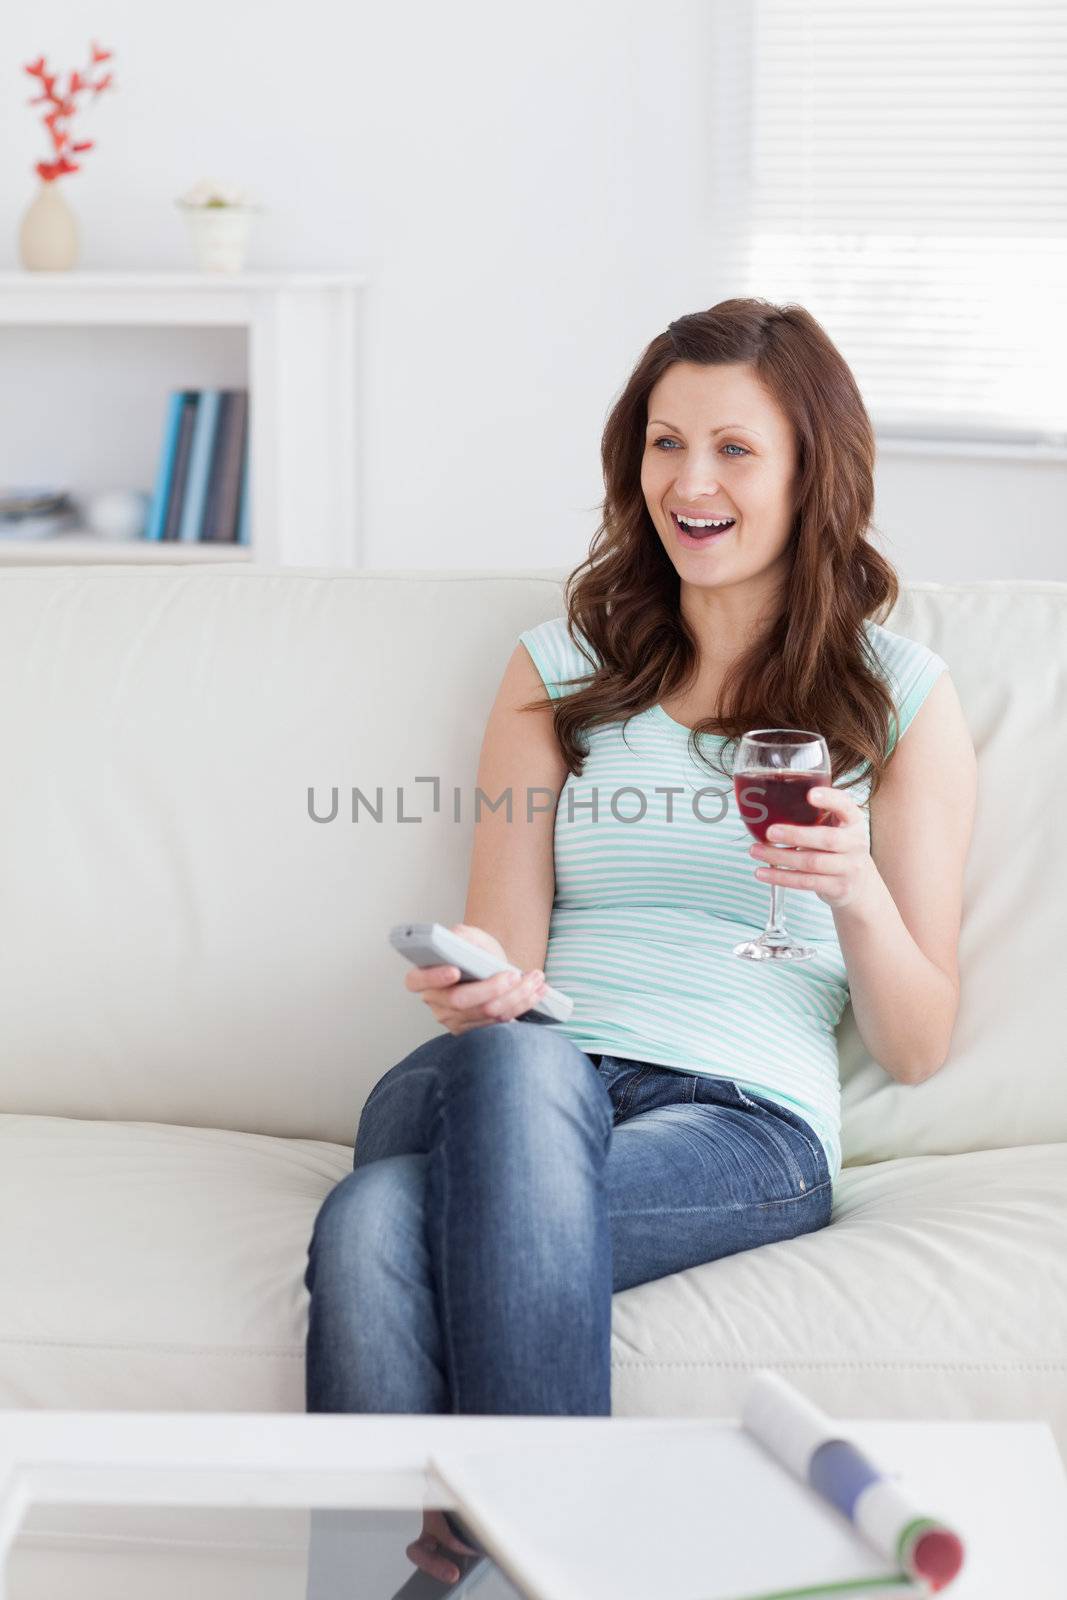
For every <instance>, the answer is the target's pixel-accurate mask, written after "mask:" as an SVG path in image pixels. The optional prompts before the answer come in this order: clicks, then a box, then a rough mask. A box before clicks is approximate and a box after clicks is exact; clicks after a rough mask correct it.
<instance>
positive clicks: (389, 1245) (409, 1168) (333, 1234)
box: [304, 1155, 427, 1287]
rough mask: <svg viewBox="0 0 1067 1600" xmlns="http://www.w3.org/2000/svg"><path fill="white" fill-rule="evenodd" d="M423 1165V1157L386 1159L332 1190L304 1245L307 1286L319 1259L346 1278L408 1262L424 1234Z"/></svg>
mask: <svg viewBox="0 0 1067 1600" xmlns="http://www.w3.org/2000/svg"><path fill="white" fill-rule="evenodd" d="M426 1162H427V1158H426V1157H425V1156H424V1155H403V1156H386V1157H385V1158H384V1159H383V1160H381V1161H371V1162H368V1164H367V1165H366V1166H364V1167H357V1168H356V1170H355V1171H354V1172H350V1173H349V1174H348V1176H347V1177H345V1178H342V1179H341V1182H340V1183H338V1184H336V1185H335V1187H334V1188H333V1189H331V1190H330V1192H329V1194H328V1195H327V1196H326V1199H325V1200H324V1201H323V1202H322V1205H321V1206H320V1208H319V1213H318V1215H317V1217H316V1218H315V1225H314V1227H313V1229H312V1233H311V1239H310V1242H309V1244H308V1267H307V1272H306V1273H305V1277H304V1281H305V1284H308V1279H309V1278H310V1276H311V1275H312V1272H313V1266H314V1263H315V1262H316V1261H318V1260H319V1259H321V1258H323V1257H329V1258H330V1260H331V1262H332V1263H333V1265H335V1266H340V1267H341V1268H342V1269H343V1270H345V1271H346V1272H347V1273H349V1274H351V1273H352V1272H354V1271H356V1270H357V1269H360V1270H362V1269H363V1267H364V1266H365V1265H366V1264H367V1263H368V1262H371V1261H380V1262H385V1261H388V1260H390V1259H392V1258H399V1259H408V1258H409V1257H410V1253H411V1250H412V1248H413V1246H414V1245H416V1244H418V1243H419V1242H420V1241H421V1238H422V1234H423V1229H424V1212H423V1204H424V1196H425V1192H426ZM308 1286H309V1287H310V1285H308Z"/></svg>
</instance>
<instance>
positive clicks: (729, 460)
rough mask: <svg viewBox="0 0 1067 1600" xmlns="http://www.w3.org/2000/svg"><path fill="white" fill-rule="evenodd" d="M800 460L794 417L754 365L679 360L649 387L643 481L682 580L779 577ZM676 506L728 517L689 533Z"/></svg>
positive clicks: (704, 584) (718, 582)
mask: <svg viewBox="0 0 1067 1600" xmlns="http://www.w3.org/2000/svg"><path fill="white" fill-rule="evenodd" d="M797 467H798V453H797V446H796V440H795V438H794V436H793V427H792V424H791V422H790V421H789V419H788V417H787V416H786V415H785V413H784V411H782V410H781V409H780V407H779V406H778V404H777V402H776V401H775V400H774V399H773V397H772V396H771V395H770V394H769V393H768V391H767V390H766V389H765V388H764V387H763V385H762V384H761V383H760V381H759V379H758V378H757V377H756V375H755V373H754V372H753V371H752V369H751V367H748V366H744V365H741V364H730V365H723V366H706V365H703V364H701V363H698V362H694V361H677V362H675V363H674V365H673V366H671V367H668V369H667V371H666V372H665V373H664V374H663V375H662V377H661V378H660V379H659V381H658V382H657V383H656V385H655V387H654V388H653V389H652V392H651V393H650V395H649V397H648V429H647V432H646V435H645V451H644V456H643V459H642V462H641V488H642V490H643V491H644V496H645V503H646V504H647V506H648V510H649V514H650V516H651V518H652V521H653V522H654V524H655V527H656V532H657V533H658V534H659V537H660V541H661V542H662V544H663V548H664V549H665V550H666V552H667V554H668V556H669V557H670V559H671V561H672V562H673V564H674V567H675V569H676V570H677V572H678V575H679V577H680V578H681V579H682V581H683V582H684V583H689V584H692V585H694V586H695V587H696V588H709V587H710V588H718V587H720V586H724V585H731V584H736V583H739V582H742V581H744V580H746V579H749V578H754V577H757V576H760V577H765V578H773V577H776V576H778V574H777V570H776V569H777V568H778V567H779V566H782V567H783V568H784V567H785V566H786V565H787V564H788V561H787V558H786V555H785V552H786V548H787V546H788V544H789V536H790V532H791V530H792V526H793V517H794V509H795V498H794V497H795V487H796V486H795V479H796V476H797ZM679 512H681V513H683V514H691V515H692V516H693V517H698V518H701V519H707V518H715V519H722V518H732V519H733V522H732V525H731V526H729V527H728V528H727V529H726V530H725V531H724V532H714V531H711V532H710V535H709V532H708V530H702V529H700V528H695V529H694V530H693V534H692V535H687V533H686V530H685V529H684V528H683V527H681V526H680V525H679V523H678V520H677V514H678V513H679ZM701 533H704V535H705V537H704V538H703V540H701V541H700V542H699V543H698V542H697V540H698V539H699V536H700V535H701Z"/></svg>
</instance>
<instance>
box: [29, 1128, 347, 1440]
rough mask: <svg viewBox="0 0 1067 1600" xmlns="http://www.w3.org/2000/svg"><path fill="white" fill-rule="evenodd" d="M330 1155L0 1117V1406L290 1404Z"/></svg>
mask: <svg viewBox="0 0 1067 1600" xmlns="http://www.w3.org/2000/svg"><path fill="white" fill-rule="evenodd" d="M351 1167H352V1152H351V1150H350V1149H348V1148H346V1147H345V1146H344V1145H334V1144H328V1143H319V1142H317V1141H315V1140H310V1139H281V1138H275V1137H272V1136H270V1135H267V1134H252V1133H233V1132H229V1131H227V1130H224V1129H215V1128H188V1127H180V1126H173V1125H171V1124H168V1123H161V1122H104V1121H99V1122H98V1121H82V1120H79V1119H76V1118H65V1117H33V1116H0V1282H2V1283H4V1284H8V1285H17V1286H18V1292H17V1293H16V1294H10V1293H7V1294H4V1295H2V1296H0V1342H2V1345H3V1348H4V1356H3V1359H2V1360H0V1406H22V1407H25V1406H46V1407H49V1408H51V1409H59V1410H65V1409H71V1410H81V1409H115V1410H120V1411H121V1410H135V1411H144V1410H159V1411H186V1410H191V1411H201V1410H202V1411H231V1410H232V1411H277V1410H295V1411H302V1410H303V1409H304V1366H303V1359H304V1352H303V1345H304V1337H305V1329H306V1320H307V1311H306V1307H307V1298H308V1297H307V1291H306V1290H305V1288H304V1285H303V1271H304V1265H305V1262H306V1252H307V1244H308V1240H309V1239H310V1237H311V1230H312V1226H313V1224H314V1221H315V1216H316V1213H317V1212H318V1209H319V1206H320V1205H321V1204H322V1200H323V1198H324V1196H325V1195H326V1194H328V1193H329V1191H330V1189H332V1188H333V1186H334V1184H336V1183H337V1182H339V1180H340V1179H341V1178H343V1177H344V1175H345V1173H346V1172H349V1171H350V1170H351Z"/></svg>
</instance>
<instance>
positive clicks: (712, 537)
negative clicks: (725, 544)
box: [671, 511, 737, 545]
mask: <svg viewBox="0 0 1067 1600" xmlns="http://www.w3.org/2000/svg"><path fill="white" fill-rule="evenodd" d="M736 520H737V519H736V518H735V517H725V518H721V519H719V518H717V519H716V521H717V522H718V523H719V524H720V525H719V526H716V527H708V528H701V527H694V528H690V527H687V526H686V524H685V523H684V522H681V521H679V518H678V513H677V512H676V511H672V512H671V521H672V522H673V523H674V526H675V529H676V530H677V533H678V537H679V539H680V540H681V541H682V543H683V544H691V545H700V544H715V543H716V542H717V541H718V540H719V539H722V538H725V536H726V535H727V534H728V533H729V532H730V529H731V528H732V527H734V525H735V523H736Z"/></svg>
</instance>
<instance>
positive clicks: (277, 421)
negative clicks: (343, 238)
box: [0, 271, 367, 567]
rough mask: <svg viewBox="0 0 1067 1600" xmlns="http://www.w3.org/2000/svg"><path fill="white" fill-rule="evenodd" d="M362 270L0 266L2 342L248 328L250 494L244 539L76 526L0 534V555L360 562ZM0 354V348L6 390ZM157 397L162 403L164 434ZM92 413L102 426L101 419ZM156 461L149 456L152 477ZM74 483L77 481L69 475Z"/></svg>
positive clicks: (43, 559)
mask: <svg viewBox="0 0 1067 1600" xmlns="http://www.w3.org/2000/svg"><path fill="white" fill-rule="evenodd" d="M366 284H367V279H366V277H365V276H364V275H362V274H359V273H354V272H276V273H237V274H234V275H233V276H223V275H221V274H212V273H192V272H157V271H144V272H62V273H43V272H0V352H2V349H3V342H2V341H3V334H4V330H5V329H6V328H9V327H23V328H25V327H34V326H37V327H42V326H45V327H51V328H56V327H68V328H84V327H95V328H107V327H121V326H125V327H130V328H134V327H152V328H177V329H181V328H189V329H193V328H195V329H199V330H202V329H205V328H206V329H210V328H213V327H217V328H237V329H240V330H243V332H244V334H245V336H246V340H247V352H248V360H247V376H246V380H245V386H247V388H248V392H249V418H248V448H249V457H248V472H249V485H250V494H251V499H250V509H251V531H250V540H249V544H248V545H247V546H240V545H226V544H217V545H216V544H208V543H205V544H194V543H188V544H182V545H181V547H180V548H177V547H176V546H177V542H176V541H168V542H167V543H155V542H150V541H148V540H144V539H134V540H114V541H109V540H104V539H101V538H97V537H96V536H94V535H93V534H91V533H88V532H86V533H84V534H80V535H79V534H78V533H76V532H72V533H68V534H61V535H56V536H54V537H52V538H48V539H28V540H25V541H16V540H12V539H6V538H5V539H0V565H3V564H7V565H10V564H12V563H18V564H23V563H32V564H38V563H48V564H50V565H51V564H53V563H59V564H62V563H64V562H70V563H72V564H73V563H79V564H80V563H84V562H94V561H102V562H122V563H125V562H146V563H151V562H161V563H163V564H167V563H170V562H182V563H185V562H196V561H205V562H212V563H218V562H252V563H254V564H256V565H261V566H301V567H309V566H311V567H314V566H331V567H348V566H353V567H354V566H358V565H359V564H360V560H361V549H360V543H361V530H362V516H361V501H360V495H361V489H362V474H361V471H360V459H359V440H360V436H361V433H362V418H361V404H360V382H359V380H360V372H361V366H362V362H361V349H360V346H361V331H360V312H361V307H362V299H363V292H364V290H365V287H366ZM2 368H3V361H2V355H0V392H2V385H3V378H2ZM181 386H182V385H179V384H178V383H175V384H174V385H173V387H175V388H178V387H181ZM153 397H154V398H156V391H155V390H153ZM10 399H11V397H6V399H5V402H0V405H2V404H3V403H8V402H10ZM164 410H165V408H164V407H161V408H160V416H159V442H160V446H162V438H163V423H164ZM98 426H100V427H106V420H105V421H101V422H100V423H99V424H98ZM155 465H156V463H155V462H154V461H153V462H152V463H151V476H150V478H149V483H151V481H152V479H153V478H154V471H155ZM140 475H141V476H142V477H143V476H144V468H143V467H142V470H141V474H140ZM64 487H67V486H66V485H64ZM70 488H71V490H72V492H75V493H76V492H77V485H73V484H72V485H70Z"/></svg>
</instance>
